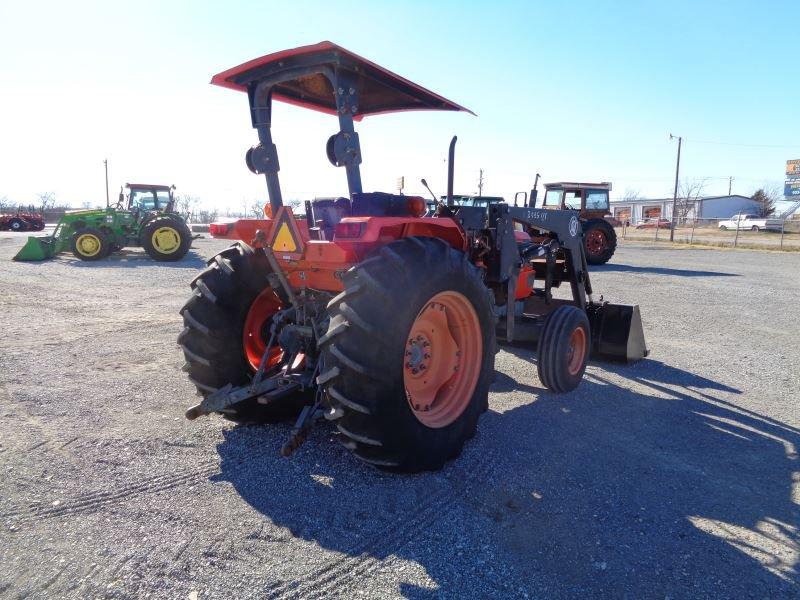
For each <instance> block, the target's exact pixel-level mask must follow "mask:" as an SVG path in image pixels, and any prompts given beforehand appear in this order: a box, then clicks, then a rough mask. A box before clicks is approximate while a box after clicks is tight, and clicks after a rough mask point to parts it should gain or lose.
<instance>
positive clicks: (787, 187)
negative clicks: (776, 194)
mask: <svg viewBox="0 0 800 600" xmlns="http://www.w3.org/2000/svg"><path fill="white" fill-rule="evenodd" d="M783 195H784V196H787V197H788V196H800V177H798V178H797V179H787V180H786V182H785V183H784V184H783Z"/></svg>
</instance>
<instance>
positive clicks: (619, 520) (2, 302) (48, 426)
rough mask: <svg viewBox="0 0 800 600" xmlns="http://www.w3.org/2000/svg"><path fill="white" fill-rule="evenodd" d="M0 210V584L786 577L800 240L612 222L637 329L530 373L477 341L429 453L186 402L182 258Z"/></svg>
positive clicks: (593, 583) (674, 590)
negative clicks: (107, 244)
mask: <svg viewBox="0 0 800 600" xmlns="http://www.w3.org/2000/svg"><path fill="white" fill-rule="evenodd" d="M24 239H25V236H24V235H15V234H0V306H1V307H2V308H1V309H0V330H1V331H2V332H3V336H2V338H1V339H0V365H2V367H1V368H0V415H2V418H1V419H0V473H2V475H1V477H2V478H1V479H0V483H1V484H2V485H0V596H2V597H8V598H18V597H20V598H21V597H27V596H33V597H68V598H71V597H76V598H77V597H81V598H83V597H115V598H116V597H120V598H127V597H131V598H134V597H135V598H142V597H160V598H189V597H192V598H194V597H198V598H207V597H217V598H222V597H237V598H244V597H274V598H288V597H302V598H314V597H324V596H340V597H348V598H350V597H354V596H359V595H360V596H365V597H376V596H387V597H397V596H405V597H411V598H434V597H436V598H438V597H453V598H463V597H489V596H493V597H542V598H558V597H575V596H593V597H601V596H602V597H608V596H612V597H635V598H638V597H647V598H666V597H671V598H680V597H737V598H738V597H747V596H758V597H798V595H800V590H799V589H798V584H799V583H800V575H798V570H797V569H798V566H797V564H798V562H800V537H799V536H798V527H800V518H798V517H800V463H798V455H797V448H798V445H800V411H798V389H800V352H798V344H797V342H798V339H800V338H799V334H800V320H798V318H797V300H798V296H800V255H797V254H794V253H788V254H779V253H767V252H751V251H723V250H710V249H709V250H697V249H667V248H662V247H652V246H650V245H648V244H642V245H640V246H636V245H633V244H630V243H628V244H625V245H623V246H622V247H621V248H620V249H619V251H618V252H617V255H616V256H615V257H614V259H613V262H612V264H610V265H607V266H606V267H603V268H598V269H595V272H594V277H595V280H594V286H595V289H596V290H598V291H600V292H602V293H604V294H605V296H606V297H607V298H608V299H613V300H617V301H621V302H638V303H639V304H641V306H642V314H643V317H644V321H645V332H646V336H647V340H648V343H649V346H650V348H651V350H652V353H651V355H650V357H649V359H647V360H645V361H642V362H640V363H638V364H637V365H635V366H631V367H624V366H620V365H609V364H601V363H597V364H592V365H591V366H590V367H589V369H588V371H587V377H586V380H585V381H584V382H583V384H582V385H581V387H580V388H579V389H578V390H577V391H575V392H573V393H571V394H568V395H564V396H554V395H551V394H549V393H547V392H546V391H544V390H543V389H542V388H541V387H540V384H539V381H538V379H537V377H536V368H535V365H534V364H533V363H532V358H533V354H532V353H531V352H530V351H528V350H525V349H520V348H512V349H506V350H504V351H502V352H501V353H500V354H499V355H498V361H497V365H498V370H499V373H498V377H497V381H496V383H495V385H494V387H493V393H492V394H491V397H490V411H489V412H488V413H486V414H485V415H484V416H483V417H482V419H481V423H480V431H479V434H478V436H476V438H475V439H473V440H472V441H471V442H470V443H469V444H468V446H467V447H466V449H465V451H464V454H463V455H462V456H461V458H459V459H458V460H457V461H455V462H454V463H450V464H449V465H448V467H447V468H446V469H445V470H443V471H442V472H439V473H433V474H424V475H417V476H397V475H389V474H384V473H381V472H379V471H376V470H374V469H372V468H369V467H367V466H365V465H362V464H361V463H360V462H358V461H356V460H355V459H353V458H352V457H351V456H350V455H349V454H348V453H347V451H346V450H344V449H343V448H341V447H340V446H339V445H338V444H335V443H332V442H331V440H330V437H331V429H330V427H329V426H326V425H322V426H321V427H319V428H318V429H316V430H315V431H314V432H313V434H312V436H311V439H310V440H309V441H308V443H307V444H306V445H305V446H303V447H302V448H301V449H300V450H299V451H298V452H297V453H296V454H295V455H294V456H293V457H292V458H291V459H283V458H281V457H280V456H279V455H278V450H279V448H280V446H281V445H282V444H283V442H284V441H285V440H286V438H287V435H288V433H289V429H290V426H289V425H280V426H271V427H252V426H247V427H236V426H234V425H232V424H230V423H228V422H226V421H223V420H222V419H220V418H218V417H211V418H203V419H200V420H198V421H195V422H192V423H190V422H187V421H186V420H184V418H183V411H184V409H185V408H186V407H187V406H189V405H190V404H191V403H193V402H194V401H195V397H194V390H193V387H192V386H191V385H190V384H189V382H188V381H187V380H186V378H185V376H184V374H183V373H182V372H181V371H180V367H181V365H182V363H183V361H182V357H181V353H180V351H179V349H178V347H177V346H176V344H175V338H176V336H177V334H178V333H179V331H180V329H181V322H180V317H179V316H178V314H177V312H178V309H179V308H180V306H181V305H182V304H183V302H184V300H185V299H186V297H187V292H188V287H187V283H188V281H189V280H190V279H191V277H192V276H193V275H194V273H195V272H196V271H197V270H198V269H199V268H201V267H202V265H203V264H204V260H205V259H206V258H207V257H209V256H211V255H213V254H214V252H216V251H218V250H219V249H221V248H222V247H223V246H224V244H223V243H220V242H216V241H213V240H198V241H196V242H195V249H194V250H192V252H191V253H190V255H189V256H188V257H187V259H186V260H185V261H183V262H181V263H178V264H173V265H168V264H158V263H155V262H152V261H150V260H149V259H148V258H147V257H146V256H145V255H144V253H143V252H141V251H126V252H125V253H124V254H123V255H122V256H115V257H114V258H112V259H110V260H107V261H103V262H99V263H81V262H80V261H77V260H75V259H73V258H72V256H71V255H63V256H62V257H59V258H58V259H56V260H53V261H50V262H46V263H39V264H23V263H14V262H11V261H10V260H9V259H10V258H11V256H12V255H13V254H14V253H15V252H16V250H17V249H18V248H19V247H20V246H21V245H22V243H23V241H24Z"/></svg>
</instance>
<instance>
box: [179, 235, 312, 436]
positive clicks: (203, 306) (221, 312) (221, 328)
mask: <svg viewBox="0 0 800 600" xmlns="http://www.w3.org/2000/svg"><path fill="white" fill-rule="evenodd" d="M208 265H209V266H208V268H206V269H205V270H203V271H201V272H200V273H199V274H198V275H197V277H196V278H195V279H194V281H192V283H191V287H192V296H191V298H189V300H188V301H187V302H186V304H184V306H183V308H182V309H181V311H180V312H181V315H182V316H183V324H184V329H183V331H182V332H181V334H180V335H179V336H178V344H179V345H180V346H181V348H182V349H183V354H184V357H185V358H186V364H185V365H184V367H183V370H184V371H186V372H187V373H188V374H189V380H190V381H191V382H192V383H193V384H194V385H195V387H196V388H197V391H198V393H199V394H200V395H202V396H203V397H205V396H208V395H209V394H211V393H213V392H214V391H216V390H217V389H218V388H221V387H223V386H224V385H226V384H228V383H230V384H233V385H234V386H240V385H245V384H247V383H248V382H250V380H251V379H252V377H253V373H254V369H253V368H252V366H251V364H250V363H249V362H248V360H247V357H246V355H245V349H244V346H243V341H242V340H243V331H244V325H245V320H246V318H247V315H248V313H249V311H250V308H251V306H252V305H253V303H254V301H255V299H256V298H258V297H259V295H260V294H261V293H262V292H263V291H264V290H265V289H266V288H267V287H268V285H269V284H268V281H267V275H269V273H270V272H271V270H270V268H269V265H268V264H267V261H266V257H265V256H263V254H261V253H256V252H254V251H253V249H252V248H251V247H250V246H247V245H245V244H242V243H241V242H239V243H237V244H234V245H233V246H230V247H229V248H227V249H225V250H223V251H222V252H220V253H219V254H217V255H216V256H215V257H214V258H212V259H211V260H210V261H208ZM305 400H306V399H305V397H304V396H303V395H301V394H295V395H291V396H288V397H284V398H281V399H280V400H277V401H276V402H274V403H272V404H266V405H264V404H259V403H258V402H257V401H256V400H246V401H245V402H240V403H239V404H235V405H233V406H231V407H229V408H228V409H226V411H225V412H223V413H222V415H223V417H225V418H226V419H228V420H230V421H235V422H238V423H273V422H277V421H281V420H284V419H288V418H293V417H296V416H297V414H298V413H299V412H300V410H301V409H302V408H303V405H304V404H305Z"/></svg>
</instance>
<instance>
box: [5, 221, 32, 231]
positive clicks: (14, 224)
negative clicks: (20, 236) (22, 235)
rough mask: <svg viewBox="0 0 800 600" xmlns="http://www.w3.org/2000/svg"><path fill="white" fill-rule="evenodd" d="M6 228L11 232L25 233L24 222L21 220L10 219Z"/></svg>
mask: <svg viewBox="0 0 800 600" xmlns="http://www.w3.org/2000/svg"><path fill="white" fill-rule="evenodd" d="M8 228H9V229H10V230H11V231H25V229H27V228H26V227H25V222H24V221H23V220H22V219H11V220H10V221H9V222H8Z"/></svg>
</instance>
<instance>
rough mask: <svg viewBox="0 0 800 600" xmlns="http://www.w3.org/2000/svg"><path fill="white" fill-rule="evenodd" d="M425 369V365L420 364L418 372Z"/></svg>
mask: <svg viewBox="0 0 800 600" xmlns="http://www.w3.org/2000/svg"><path fill="white" fill-rule="evenodd" d="M425 369H426V367H425V363H422V364H421V365H420V366H419V370H420V371H424V370H425Z"/></svg>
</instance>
